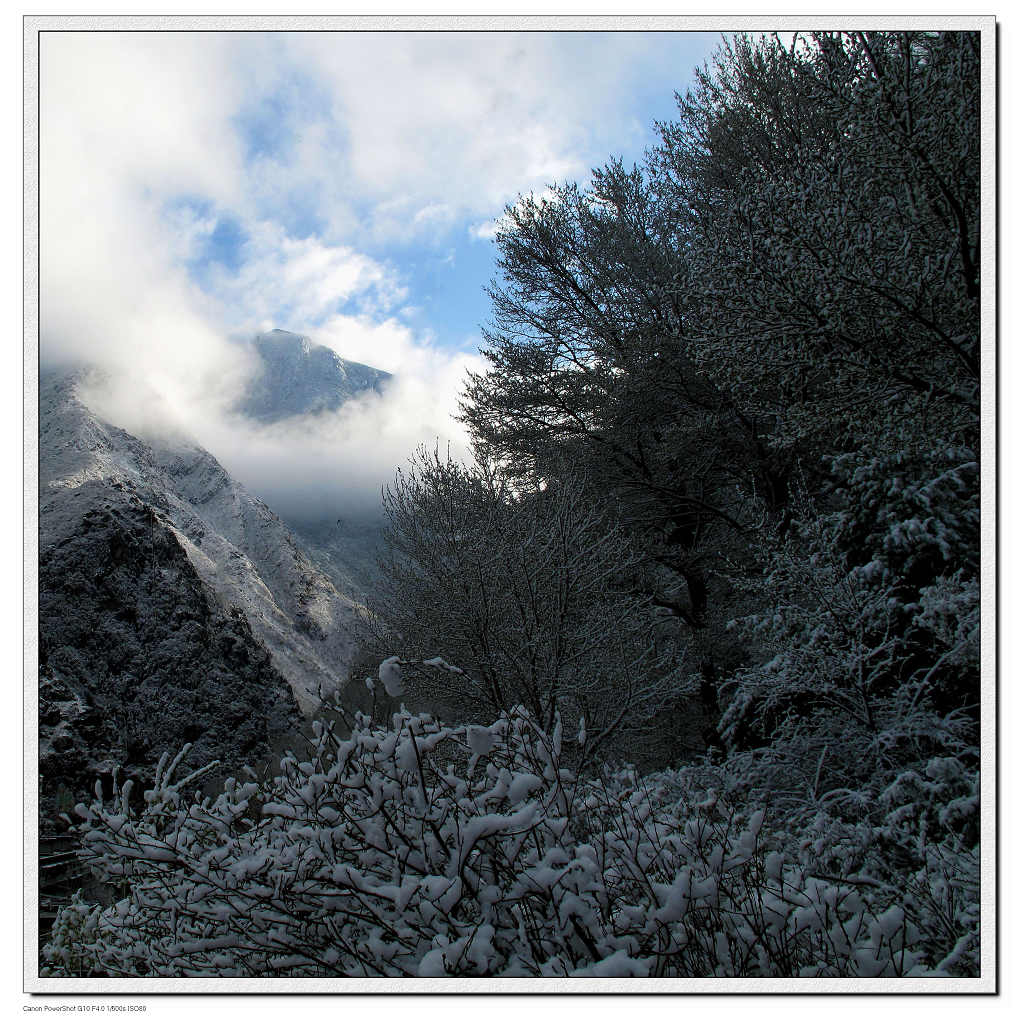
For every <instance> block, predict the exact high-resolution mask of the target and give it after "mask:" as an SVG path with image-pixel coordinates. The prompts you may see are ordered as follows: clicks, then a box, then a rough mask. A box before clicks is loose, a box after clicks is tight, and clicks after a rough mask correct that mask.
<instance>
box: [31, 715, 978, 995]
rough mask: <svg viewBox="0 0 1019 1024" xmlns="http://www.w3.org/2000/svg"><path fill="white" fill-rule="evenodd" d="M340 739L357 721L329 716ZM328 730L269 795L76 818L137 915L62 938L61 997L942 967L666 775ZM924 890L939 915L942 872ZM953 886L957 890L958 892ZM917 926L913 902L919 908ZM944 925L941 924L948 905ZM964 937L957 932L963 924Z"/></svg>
mask: <svg viewBox="0 0 1019 1024" xmlns="http://www.w3.org/2000/svg"><path fill="white" fill-rule="evenodd" d="M333 710H334V711H335V712H336V713H337V714H339V715H340V717H341V718H342V712H341V711H340V709H333ZM349 725H350V729H351V731H350V735H349V736H348V737H347V738H341V737H340V736H339V735H338V734H337V731H336V728H335V727H334V726H333V725H327V724H324V723H322V722H320V723H319V724H318V725H316V728H315V736H314V744H313V749H312V752H311V753H310V755H309V756H308V757H307V758H303V759H302V758H301V757H299V756H297V755H294V754H289V755H287V756H286V757H285V758H284V760H283V761H282V763H281V767H280V772H279V774H278V776H277V777H276V778H275V779H273V780H271V781H268V782H264V783H261V782H255V781H248V782H240V781H237V780H233V779H230V780H228V781H227V782H226V783H225V785H224V786H223V788H222V792H220V793H219V794H218V795H217V796H215V797H209V796H206V797H202V796H200V795H198V794H193V795H189V793H192V791H193V789H194V785H195V783H196V781H197V779H196V776H195V775H194V774H192V775H191V776H189V777H187V778H185V779H183V780H181V781H174V780H173V771H174V769H175V767H176V764H177V763H178V762H179V759H178V762H174V763H173V764H170V765H167V764H166V759H165V758H164V761H163V762H162V763H161V764H160V766H159V770H158V772H157V779H156V784H155V785H154V787H153V788H152V789H151V790H149V791H147V792H145V793H144V794H143V798H142V799H141V800H137V799H135V797H134V794H132V792H131V788H130V785H129V784H128V785H125V786H124V787H123V788H122V789H121V790H120V792H119V793H117V794H116V795H115V796H114V797H113V798H106V799H104V798H103V796H102V791H101V789H97V792H96V797H95V799H94V800H93V801H92V803H91V805H90V806H88V807H86V806H84V805H79V806H78V808H77V810H78V813H79V815H81V816H82V818H83V819H84V820H83V823H82V824H81V825H80V826H78V831H79V834H80V835H81V838H82V842H83V846H84V850H85V856H86V857H87V859H88V861H89V863H90V864H91V866H92V868H93V870H94V871H95V872H96V873H97V874H98V875H99V876H100V877H101V878H103V879H105V880H106V881H107V882H109V883H112V884H114V885H119V886H120V887H121V888H120V890H119V891H120V892H121V893H122V895H121V897H120V898H119V899H117V900H116V901H115V902H114V903H113V904H112V905H111V906H89V905H88V904H87V903H85V902H84V901H83V900H82V898H81V897H80V896H78V897H77V898H75V900H73V901H72V902H71V904H70V905H69V906H68V907H66V908H65V909H64V910H63V911H62V912H61V914H60V916H59V917H58V919H57V922H56V925H55V927H54V929H53V933H52V936H51V939H50V942H49V944H48V945H47V946H46V948H45V954H44V955H45V959H46V963H47V968H46V969H47V971H48V972H49V973H51V974H54V975H63V976H79V975H90V976H155V977H180V976H187V977H193V976H195V977H197V976H213V977H235V976H250V977H266V976H269V977H279V976H316V977H329V976H366V977H367V976H393V977H421V976H437V975H462V976H496V975H499V976H559V975H575V976H584V975H586V976H612V977H618V976H665V977H686V976H720V977H734V976H747V975H751V976H752V975H782V976H826V977H833V976H901V975H916V974H923V973H931V972H935V973H941V972H944V971H946V970H949V969H951V968H953V967H955V968H957V969H958V968H959V965H960V964H961V965H962V967H963V968H965V967H966V966H968V961H967V960H966V953H967V949H968V946H967V945H966V942H971V941H972V936H971V937H970V938H969V939H966V937H965V936H962V937H961V939H960V941H961V940H962V939H965V942H963V943H962V945H961V946H960V949H959V950H956V951H955V959H954V960H953V959H952V958H951V956H950V955H949V953H951V952H952V951H951V950H950V951H949V953H946V954H943V955H941V956H940V960H942V961H944V963H940V964H939V959H936V958H932V956H931V955H930V954H929V952H928V951H926V950H925V948H924V946H923V944H922V940H923V937H924V933H923V930H922V928H921V927H920V924H922V921H920V919H919V918H918V916H917V914H916V913H915V911H914V910H913V909H912V907H913V904H910V903H908V902H904V901H903V900H901V899H897V898H896V893H895V892H894V891H892V890H890V889H889V888H888V887H887V886H885V885H883V884H876V883H874V882H873V881H871V880H868V879H860V878H853V877H834V876H827V877H826V875H825V873H823V872H813V873H812V871H811V869H810V860H809V858H804V857H802V856H799V855H798V854H797V852H796V851H795V850H792V851H790V849H789V844H788V843H787V842H785V841H784V839H783V837H782V836H781V835H779V834H777V833H776V834H769V832H768V831H767V830H766V829H765V828H764V817H765V816H764V812H763V811H761V810H756V811H753V812H752V813H748V812H745V811H742V810H740V809H738V808H737V807H735V806H732V805H730V804H729V803H727V802H726V800H725V799H724V798H721V797H719V796H718V795H716V794H714V793H711V792H708V793H705V792H704V791H703V790H699V789H698V788H696V787H694V786H692V785H691V784H690V781H689V780H688V779H687V778H686V777H685V776H684V775H683V774H677V773H669V774H663V775H658V776H652V777H649V778H647V779H643V780H642V779H640V778H639V777H638V776H637V775H636V774H635V773H634V772H633V771H632V770H629V769H620V770H614V771H609V770H605V771H603V773H602V775H601V777H599V778H594V779H586V780H585V779H581V780H578V779H577V778H575V777H574V776H573V775H572V774H571V773H570V772H568V771H567V770H565V769H564V768H563V767H562V765H561V764H560V748H561V742H562V738H561V729H560V728H559V726H558V724H557V726H556V728H555V729H554V730H553V731H552V733H551V734H549V733H546V732H545V731H543V730H542V729H541V728H540V727H539V726H538V725H537V723H536V722H535V721H534V719H533V718H532V716H531V715H530V714H529V713H527V712H526V711H525V710H524V709H522V708H517V709H516V710H514V711H513V712H511V713H509V714H506V715H503V716H501V717H500V718H499V719H498V720H497V721H495V722H494V723H493V724H492V725H490V726H488V727H479V726H472V727H458V728H450V727H447V726H444V725H442V724H440V723H439V722H438V721H436V720H434V719H432V718H431V717H429V716H426V715H419V716H415V715H411V714H408V713H407V712H406V711H401V712H399V713H398V714H396V715H394V716H393V719H392V722H391V723H390V724H385V725H384V724H380V723H377V722H373V721H371V720H370V719H368V718H367V717H366V716H364V715H358V716H356V718H355V719H354V720H352V721H351V722H350V723H349ZM914 880H915V882H916V884H917V886H919V885H920V884H921V882H922V883H923V884H926V885H927V886H928V888H929V889H930V890H931V891H932V892H935V891H936V892H937V893H939V894H940V896H938V897H937V898H940V899H941V900H942V903H944V900H945V899H947V898H950V897H951V893H952V892H954V890H951V888H950V887H949V889H946V888H945V883H943V882H942V880H941V877H940V876H936V871H934V870H933V869H932V870H930V871H929V872H928V875H927V876H926V877H925V879H922V880H921V879H919V878H915V879H914ZM939 886H940V888H939ZM914 902H915V901H914ZM935 902H936V900H935ZM957 916H958V915H957Z"/></svg>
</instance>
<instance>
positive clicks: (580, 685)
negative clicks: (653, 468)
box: [370, 449, 676, 754]
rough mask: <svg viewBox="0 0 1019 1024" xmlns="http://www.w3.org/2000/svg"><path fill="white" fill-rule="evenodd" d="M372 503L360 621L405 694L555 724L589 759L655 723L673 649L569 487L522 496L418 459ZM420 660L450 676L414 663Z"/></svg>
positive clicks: (493, 474) (598, 519) (595, 517)
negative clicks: (377, 514) (400, 670)
mask: <svg viewBox="0 0 1019 1024" xmlns="http://www.w3.org/2000/svg"><path fill="white" fill-rule="evenodd" d="M384 506H385V511H386V515H387V517H388V528H387V531H386V537H387V541H388V554H387V555H386V556H385V557H384V558H383V560H382V568H383V570H384V573H383V576H384V579H383V584H382V586H381V589H380V592H379V595H378V596H377V598H376V600H375V601H374V602H372V603H371V605H370V611H371V615H372V623H373V627H374V633H375V643H377V644H378V645H379V647H380V648H384V647H386V646H388V647H389V648H391V649H392V650H393V651H396V652H398V653H400V654H402V655H405V656H406V657H407V659H408V663H409V664H408V668H407V673H406V675H407V681H408V686H409V688H410V690H411V691H412V692H413V691H415V690H416V692H417V694H419V695H427V696H429V697H431V698H432V699H435V700H437V701H439V702H442V703H445V704H447V705H449V706H452V707H453V708H454V709H456V710H458V711H460V712H463V713H471V714H474V715H481V716H482V717H484V716H485V715H491V714H498V713H500V712H501V711H505V710H509V709H511V708H512V707H514V706H516V705H518V704H522V705H524V706H525V707H526V708H527V709H528V711H529V713H530V714H532V715H534V716H535V719H536V720H537V721H539V722H540V723H542V725H543V727H545V728H551V727H552V723H553V722H554V720H555V718H556V716H557V715H558V716H560V718H561V719H562V720H563V721H564V723H565V724H566V727H567V729H568V730H569V731H570V732H571V733H582V734H583V739H584V741H585V743H584V747H585V749H586V751H587V752H588V754H590V753H591V752H593V751H594V750H595V749H597V748H598V747H599V746H601V745H602V744H603V743H604V742H605V740H607V739H608V738H609V737H610V736H611V735H613V734H614V733H616V732H617V731H618V730H619V729H620V728H621V727H624V726H626V725H631V726H633V725H639V724H641V723H643V724H646V723H647V722H648V721H649V720H650V719H651V718H652V717H653V716H654V714H655V712H656V711H657V710H658V708H659V707H660V705H661V702H662V700H663V698H664V696H665V694H667V692H668V690H669V688H670V685H671V680H672V675H673V670H674V666H675V663H676V658H675V652H674V651H673V650H672V649H671V645H670V642H669V640H668V638H667V637H665V636H663V635H661V630H660V629H658V628H657V626H656V622H655V618H654V614H653V609H652V607H651V604H650V602H649V600H648V599H647V598H646V597H644V596H642V594H641V590H642V588H641V587H640V586H638V585H637V583H638V577H639V576H640V574H641V572H642V569H641V560H640V557H639V556H638V555H637V553H636V552H635V551H634V550H633V549H632V547H631V546H630V545H629V543H628V541H627V539H626V536H625V534H624V532H623V530H622V529H621V528H620V527H619V526H616V525H613V523H612V522H611V520H610V518H609V514H608V508H607V506H606V505H605V503H604V502H602V503H600V504H598V503H595V502H594V501H593V500H592V498H591V496H590V494H589V492H588V491H587V490H586V489H585V487H584V483H583V480H582V479H580V478H578V477H576V476H571V475H570V474H569V473H568V472H567V471H562V472H560V473H559V474H557V476H556V480H555V483H554V484H545V485H544V486H538V487H535V488H533V489H530V490H527V491H522V490H520V489H518V488H514V487H511V486H510V484H509V482H508V480H507V478H506V476H505V475H504V474H502V473H500V472H499V471H498V470H497V469H496V468H495V467H493V466H492V465H484V464H483V465H481V466H479V467H476V468H467V467H465V466H463V465H460V464H458V463H457V462H455V461H454V460H452V459H451V458H450V457H449V456H448V455H446V456H445V457H443V456H441V455H440V454H439V452H438V451H437V450H435V451H431V452H429V451H427V450H425V449H420V450H419V451H418V452H417V453H416V455H415V456H414V458H413V459H412V461H411V463H410V466H409V468H408V469H407V470H406V471H405V472H401V473H399V474H398V476H397V478H396V481H395V483H394V484H393V485H392V487H390V488H389V489H388V490H387V492H386V494H385V496H384ZM380 653H383V652H382V651H381V650H380ZM433 656H435V657H441V658H443V659H445V660H446V661H448V662H452V663H454V664H455V665H457V666H460V667H462V668H463V669H464V672H463V674H450V673H449V672H446V671H443V670H442V669H441V668H440V667H433V666H429V665H427V664H423V662H427V661H428V660H431V658H432V657H433Z"/></svg>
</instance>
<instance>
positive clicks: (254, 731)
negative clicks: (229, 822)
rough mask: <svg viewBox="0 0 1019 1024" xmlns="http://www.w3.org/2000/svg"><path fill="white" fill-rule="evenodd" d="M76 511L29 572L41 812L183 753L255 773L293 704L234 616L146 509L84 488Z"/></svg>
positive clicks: (291, 718)
mask: <svg viewBox="0 0 1019 1024" xmlns="http://www.w3.org/2000/svg"><path fill="white" fill-rule="evenodd" d="M77 500H78V502H79V503H80V505H81V508H82V515H81V516H80V518H78V519H77V521H73V520H69V519H68V520H65V527H66V528H65V529H64V530H62V531H60V535H59V536H51V537H50V538H49V540H50V543H49V544H47V546H46V547H45V548H44V549H43V550H42V551H41V552H40V560H39V723H40V736H39V740H40V746H39V750H40V757H39V770H40V776H41V780H42V793H41V796H42V803H43V805H44V807H45V806H47V805H51V806H53V807H55V808H57V809H60V805H63V804H64V803H67V802H69V801H70V800H71V799H80V798H81V796H82V795H84V793H86V792H87V791H88V790H89V789H90V788H91V785H92V783H93V781H94V780H95V779H96V778H97V777H103V776H108V775H109V774H110V773H111V771H112V768H113V767H114V766H115V765H118V766H120V767H121V768H122V769H123V770H124V771H125V773H126V774H131V773H135V774H137V775H139V777H140V778H141V779H142V780H143V781H144V780H146V779H147V777H148V775H149V773H150V772H151V769H152V767H153V765H154V764H155V763H156V762H157V761H158V759H159V756H160V755H161V754H162V753H163V752H164V751H165V752H169V753H171V754H175V753H176V752H177V751H178V750H179V749H180V748H181V747H182V746H183V745H184V744H186V743H189V744H191V745H192V749H191V752H190V754H189V756H188V758H187V761H188V763H189V764H190V765H191V766H192V767H198V766H201V765H204V764H207V763H209V762H210V761H213V760H217V759H218V760H220V761H221V762H222V763H223V766H224V768H225V769H227V770H229V769H233V770H235V771H236V770H237V769H238V768H239V767H240V766H242V765H244V764H254V763H257V762H258V761H260V760H264V759H265V758H266V757H268V756H269V754H270V752H271V742H272V739H273V737H276V736H279V735H281V734H282V733H284V732H285V731H286V730H287V729H288V728H290V727H292V726H293V724H294V723H295V720H296V718H297V704H296V701H295V699H294V696H293V693H292V691H291V688H290V686H289V685H288V683H287V681H286V679H285V678H284V677H283V676H282V674H281V673H280V672H279V671H278V670H277V669H276V668H275V667H274V666H273V664H272V660H271V658H270V656H269V653H268V651H266V649H265V648H264V647H263V646H262V645H261V644H259V643H258V641H257V640H256V639H255V637H254V636H253V635H252V632H251V629H250V627H249V625H248V623H247V620H246V619H245V617H244V615H243V614H242V613H241V612H240V611H239V610H232V611H227V610H224V609H223V608H222V607H220V606H219V604H218V602H217V601H216V599H215V596H214V595H213V594H212V593H211V592H210V591H209V589H208V588H207V587H206V586H205V584H203V582H202V580H201V579H200V577H199V575H198V573H197V572H196V571H195V569H194V567H193V565H192V564H191V562H190V561H189V559H188V557H187V555H186V553H185V551H184V548H183V546H182V545H181V543H180V541H179V540H178V538H177V536H176V534H175V532H174V530H173V529H172V528H171V527H170V526H168V525H167V524H166V523H165V522H163V521H162V519H161V517H160V516H159V514H158V513H157V512H156V511H155V510H154V509H153V508H152V507H151V506H148V505H146V504H144V503H143V502H141V501H140V500H139V499H138V498H137V497H135V496H133V495H130V494H128V493H125V492H124V491H119V492H118V491H116V490H114V491H113V492H112V493H111V489H110V488H108V487H106V486H104V485H103V484H101V483H97V482H93V483H89V484H86V485H84V486H83V487H82V488H80V489H78V491H77Z"/></svg>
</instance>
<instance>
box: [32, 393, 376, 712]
mask: <svg viewBox="0 0 1019 1024" xmlns="http://www.w3.org/2000/svg"><path fill="white" fill-rule="evenodd" d="M80 383H81V377H80V376H64V377H53V378H50V379H45V378H44V380H43V382H42V387H41V392H40V482H41V483H40V523H41V526H40V532H41V535H40V549H41V550H42V551H45V550H46V549H47V547H48V546H49V545H50V544H51V543H52V539H53V538H54V537H56V536H58V535H59V534H61V533H66V532H67V530H68V528H69V526H70V525H72V524H74V523H77V522H78V521H80V520H81V518H82V516H83V515H84V514H85V513H86V512H87V511H88V509H89V506H90V504H92V503H93V501H94V499H95V492H93V490H92V489H91V488H88V487H86V486H85V485H87V484H90V483H94V484H96V485H98V486H100V490H101V492H102V493H103V494H104V496H106V497H110V498H111V500H112V496H114V495H116V496H118V497H117V501H118V502H121V501H122V500H123V501H127V500H131V499H136V500H137V501H138V502H140V503H141V505H142V506H144V507H147V508H151V509H152V510H153V512H154V514H155V516H156V518H157V519H158V521H159V522H160V524H161V525H163V526H165V527H166V528H167V529H169V530H171V531H172V533H173V534H174V536H175V537H176V539H177V541H178V543H179V545H180V547H181V549H182V550H183V552H184V553H185V554H186V556H187V559H188V561H189V563H190V565H191V566H192V567H193V568H194V570H195V572H196V573H197V575H198V577H199V578H200V579H201V581H202V582H203V584H204V585H205V586H206V588H207V589H208V591H209V592H210V593H211V594H213V595H215V599H216V601H217V602H218V603H219V605H220V606H221V607H222V608H223V609H227V610H228V609H234V608H236V609H239V610H240V611H241V612H242V613H243V615H244V617H245V619H246V620H247V622H248V623H249V625H250V628H251V632H252V634H253V636H254V638H255V639H256V640H257V641H258V642H259V643H260V644H262V645H264V647H265V648H266V649H267V650H268V652H269V654H270V655H271V658H272V663H273V665H274V667H275V668H276V669H277V670H278V671H279V672H280V673H282V675H283V676H284V677H285V678H286V679H287V680H288V682H289V683H290V685H291V687H292V689H293V692H294V695H295V697H296V699H297V702H298V704H299V705H300V707H301V708H302V710H304V711H309V710H311V709H312V708H313V707H314V706H315V705H316V704H317V698H318V693H319V692H320V688H321V689H324V690H329V689H332V688H335V687H336V686H337V685H339V684H340V683H341V682H342V681H343V679H344V678H345V675H346V672H347V668H348V665H349V663H350V660H351V658H352V656H353V653H354V642H353V637H352V632H353V629H352V627H353V624H354V620H355V617H356V604H355V602H354V601H353V600H352V599H351V598H349V597H346V596H345V595H343V594H340V593H339V592H338V591H337V589H336V587H335V586H334V585H333V583H332V582H331V581H330V580H329V579H328V578H327V577H326V576H325V575H324V574H323V573H322V572H321V571H320V570H319V569H318V568H316V567H315V565H313V564H312V562H311V561H310V559H309V558H308V557H307V555H306V554H305V552H304V551H303V550H302V549H301V547H300V546H299V544H298V543H297V541H296V540H295V539H294V536H293V534H292V533H291V531H290V530H289V529H288V528H287V527H286V526H285V524H284V523H283V522H282V521H281V520H280V519H279V517H278V516H277V515H276V514H275V513H274V512H272V510H271V509H269V508H268V507H267V506H266V505H265V504H264V503H263V502H261V501H259V500H258V499H257V498H255V497H254V496H252V495H251V494H249V493H248V492H247V491H246V490H245V489H244V488H243V487H242V486H241V485H240V484H238V483H237V482H236V481H234V480H233V479H231V477H230V476H229V475H228V474H227V473H226V471H225V470H224V469H223V467H222V466H221V465H220V464H219V463H218V462H217V461H216V460H215V458H214V457H213V456H212V455H210V454H209V453H208V452H206V451H204V450H203V449H201V448H199V447H198V446H197V445H194V444H190V443H188V442H186V441H183V440H180V441H176V442H160V443H158V444H148V443H146V442H144V441H142V440H140V439H139V438H136V437H133V436H132V435H130V434H128V433H126V432H125V431H123V430H120V429H119V428H117V427H115V426H113V425H112V424H109V423H106V422H104V421H103V420H101V419H100V418H99V417H98V416H96V415H95V414H93V413H92V412H91V411H90V410H89V409H88V408H87V407H86V405H85V404H84V403H83V402H82V400H81V388H80V387H79V384H80Z"/></svg>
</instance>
